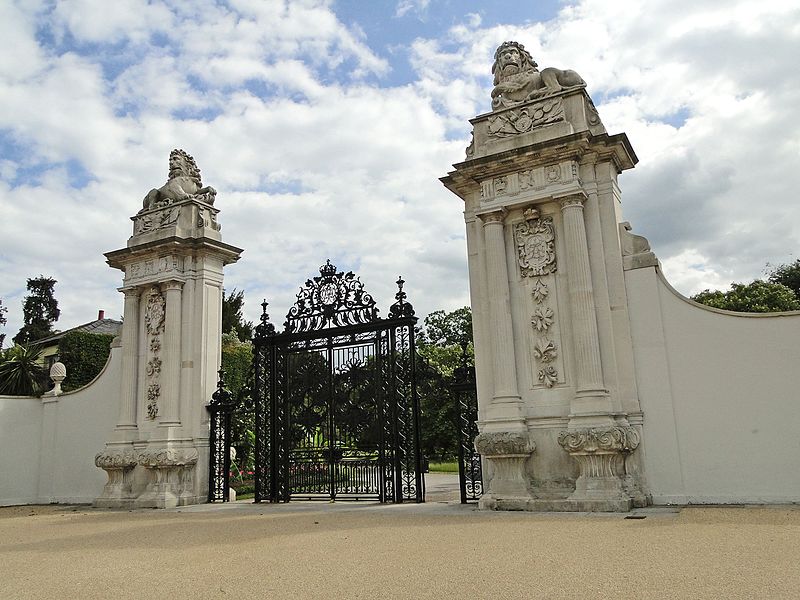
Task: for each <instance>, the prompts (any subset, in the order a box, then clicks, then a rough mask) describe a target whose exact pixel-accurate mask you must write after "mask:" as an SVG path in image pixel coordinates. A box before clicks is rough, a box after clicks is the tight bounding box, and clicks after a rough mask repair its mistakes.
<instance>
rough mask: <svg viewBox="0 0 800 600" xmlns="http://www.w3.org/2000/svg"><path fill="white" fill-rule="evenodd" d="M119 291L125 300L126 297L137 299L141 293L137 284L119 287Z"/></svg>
mask: <svg viewBox="0 0 800 600" xmlns="http://www.w3.org/2000/svg"><path fill="white" fill-rule="evenodd" d="M120 291H121V292H122V293H123V294H124V295H125V299H126V300H127V299H128V298H131V299H133V300H138V299H139V296H141V295H142V288H141V287H139V286H133V287H124V288H120Z"/></svg>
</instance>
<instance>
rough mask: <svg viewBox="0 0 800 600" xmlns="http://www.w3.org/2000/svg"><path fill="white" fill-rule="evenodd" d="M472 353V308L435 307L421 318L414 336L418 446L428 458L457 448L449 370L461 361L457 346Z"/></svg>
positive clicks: (448, 454)
mask: <svg viewBox="0 0 800 600" xmlns="http://www.w3.org/2000/svg"><path fill="white" fill-rule="evenodd" d="M462 344H467V352H468V353H469V354H470V355H471V356H474V354H473V348H472V311H471V310H470V309H469V308H468V307H464V308H459V309H457V310H454V311H452V312H445V311H443V310H437V311H434V312H432V313H431V314H429V315H428V316H427V317H425V320H424V326H423V328H422V330H421V331H420V332H419V335H418V343H417V351H418V352H419V355H420V357H421V358H422V359H423V360H422V365H421V367H420V369H419V370H418V371H417V392H418V395H419V403H420V425H421V432H420V445H421V448H422V453H423V454H424V455H425V456H427V457H428V458H435V459H438V460H442V461H444V460H449V459H452V458H454V457H455V456H456V454H457V451H458V432H457V429H456V427H457V425H456V417H457V410H456V405H455V398H454V397H453V394H452V392H451V390H450V384H451V381H452V376H453V371H454V370H455V368H456V367H458V366H459V364H460V362H461V354H462V349H461V345H462Z"/></svg>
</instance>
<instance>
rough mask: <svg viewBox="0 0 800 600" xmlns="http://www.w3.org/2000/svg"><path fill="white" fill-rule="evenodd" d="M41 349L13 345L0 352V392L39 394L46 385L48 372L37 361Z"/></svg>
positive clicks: (23, 394)
mask: <svg viewBox="0 0 800 600" xmlns="http://www.w3.org/2000/svg"><path fill="white" fill-rule="evenodd" d="M40 355H41V351H40V350H37V349H36V348H34V347H31V346H14V347H13V348H9V349H8V350H6V351H5V352H2V353H0V394H7V395H9V396H41V395H42V394H43V393H44V392H45V390H47V385H48V373H47V371H46V370H45V368H44V367H43V366H42V365H41V364H40V363H39V357H40Z"/></svg>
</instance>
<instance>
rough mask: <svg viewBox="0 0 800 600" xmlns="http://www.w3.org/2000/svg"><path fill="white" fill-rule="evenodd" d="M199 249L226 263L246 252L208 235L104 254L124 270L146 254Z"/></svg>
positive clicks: (107, 259)
mask: <svg viewBox="0 0 800 600" xmlns="http://www.w3.org/2000/svg"><path fill="white" fill-rule="evenodd" d="M198 250H204V251H206V252H207V253H209V254H215V255H218V256H220V257H221V258H222V261H223V263H224V264H226V265H227V264H230V263H234V262H236V261H237V260H239V258H240V256H241V253H242V252H244V250H242V249H241V248H237V247H236V246H231V245H230V244H226V243H224V242H220V241H218V240H214V239H211V238H207V237H198V238H183V237H178V236H171V237H168V238H164V239H160V240H155V241H151V242H146V243H144V244H140V245H137V246H133V247H131V248H122V249H120V250H112V251H111V252H106V253H105V254H104V256H105V257H106V262H107V263H108V265H109V266H111V267H113V268H115V269H119V270H121V271H124V270H125V265H127V264H129V263H131V262H134V261H136V260H140V259H141V258H143V257H145V256H152V255H155V254H159V255H164V254H170V253H171V254H180V255H188V254H191V253H193V252H196V251H198Z"/></svg>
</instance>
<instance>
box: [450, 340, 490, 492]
mask: <svg viewBox="0 0 800 600" xmlns="http://www.w3.org/2000/svg"><path fill="white" fill-rule="evenodd" d="M450 389H451V390H452V391H453V395H454V396H455V400H456V408H457V414H458V416H457V419H458V480H459V487H460V488H461V503H462V504H467V503H468V502H476V501H478V500H479V499H480V497H481V496H482V495H483V469H482V468H481V455H480V454H478V452H476V451H475V446H474V444H473V441H474V440H475V438H476V436H477V435H478V398H477V388H476V385H475V366H474V365H473V364H472V361H471V360H470V357H469V354H468V353H467V344H462V346H461V363H460V365H459V366H458V367H457V368H456V369H455V370H454V371H453V380H452V383H451V384H450Z"/></svg>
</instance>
